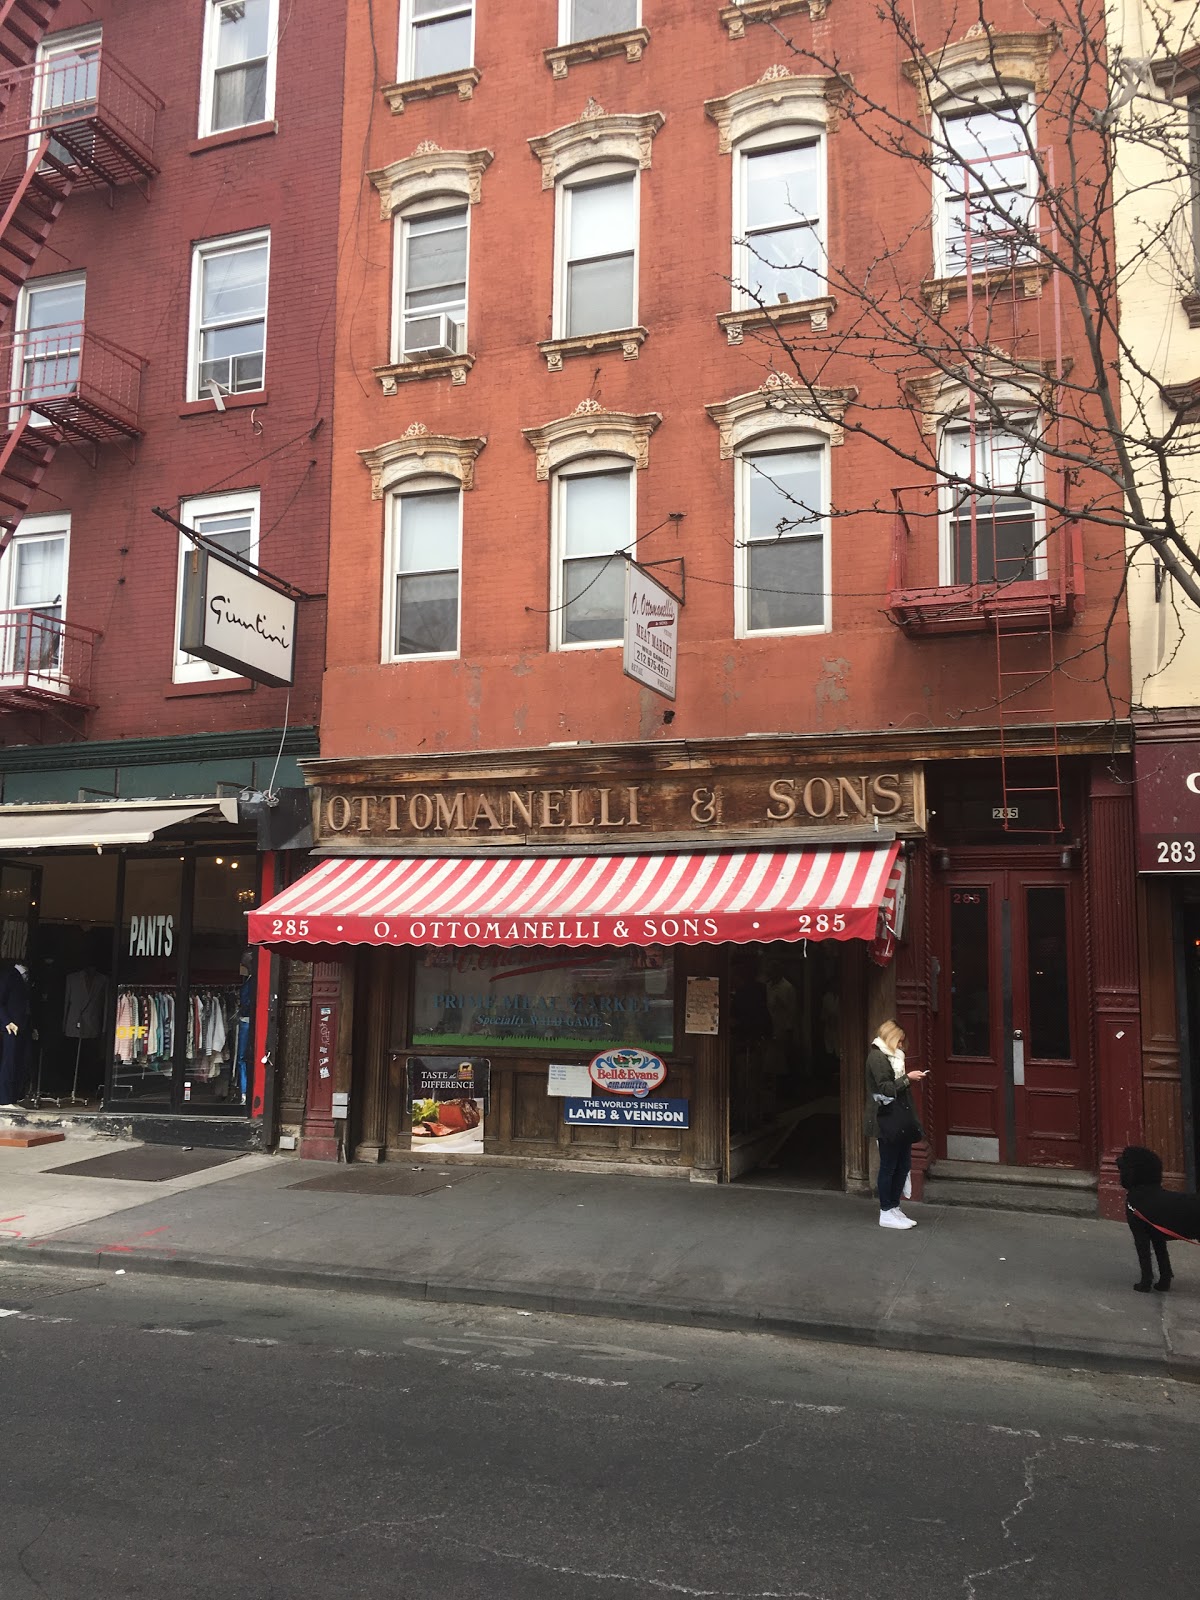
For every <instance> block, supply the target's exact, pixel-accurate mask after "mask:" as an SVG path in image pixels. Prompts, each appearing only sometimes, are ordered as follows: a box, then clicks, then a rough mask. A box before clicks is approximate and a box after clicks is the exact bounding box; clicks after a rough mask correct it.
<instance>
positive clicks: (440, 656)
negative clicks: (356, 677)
mask: <svg viewBox="0 0 1200 1600" xmlns="http://www.w3.org/2000/svg"><path fill="white" fill-rule="evenodd" d="M461 660H462V653H461V651H458V650H430V651H429V652H428V653H418V652H417V651H413V652H412V653H411V654H410V655H406V656H384V658H383V665H384V666H385V667H406V666H408V664H409V662H410V661H461Z"/></svg>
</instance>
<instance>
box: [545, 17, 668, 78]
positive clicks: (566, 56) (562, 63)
mask: <svg viewBox="0 0 1200 1600" xmlns="http://www.w3.org/2000/svg"><path fill="white" fill-rule="evenodd" d="M649 43H650V30H649V28H627V29H626V30H625V32H624V33H604V34H601V35H600V37H599V38H598V39H579V40H577V41H576V42H575V43H574V44H552V45H551V46H550V47H549V49H547V50H543V51H542V60H543V61H544V62H545V63H546V65H547V66H548V67H549V68H550V75H551V77H554V78H565V77H566V75H567V69H568V68H569V67H580V66H584V65H585V64H586V63H587V62H589V61H599V60H601V59H602V58H603V57H604V56H622V55H623V56H624V57H625V59H626V61H640V60H641V59H642V51H643V50H644V49H645V48H646V46H647V45H648V44H649Z"/></svg>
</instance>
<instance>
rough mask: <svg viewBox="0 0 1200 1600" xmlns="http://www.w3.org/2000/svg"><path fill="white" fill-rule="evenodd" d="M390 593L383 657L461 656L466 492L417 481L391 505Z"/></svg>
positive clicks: (438, 481)
mask: <svg viewBox="0 0 1200 1600" xmlns="http://www.w3.org/2000/svg"><path fill="white" fill-rule="evenodd" d="M388 513H389V514H388V521H389V531H388V542H389V546H390V558H389V562H388V594H387V597H386V600H385V604H384V640H383V658H384V660H385V661H407V660H409V659H410V658H412V657H413V656H454V655H457V654H458V635H459V596H460V589H461V582H460V576H461V567H462V490H461V488H460V487H459V485H458V484H457V483H452V482H450V481H448V480H446V479H443V478H428V479H422V478H412V479H409V480H407V481H406V482H405V484H404V487H403V489H402V490H397V491H396V492H395V493H393V494H392V495H391V496H390V497H389V502H388Z"/></svg>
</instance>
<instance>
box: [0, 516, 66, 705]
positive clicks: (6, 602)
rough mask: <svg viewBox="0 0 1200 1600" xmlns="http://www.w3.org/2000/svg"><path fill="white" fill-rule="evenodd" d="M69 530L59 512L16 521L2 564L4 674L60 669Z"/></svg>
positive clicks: (0, 666)
mask: <svg viewBox="0 0 1200 1600" xmlns="http://www.w3.org/2000/svg"><path fill="white" fill-rule="evenodd" d="M70 533H71V519H70V517H64V516H63V515H61V514H58V515H55V516H49V517H26V518H24V520H23V521H22V522H21V523H19V524H18V526H17V531H16V533H15V534H14V535H13V538H12V543H11V544H10V546H9V549H8V553H7V557H6V559H5V561H4V562H3V565H2V566H0V577H2V583H0V599H2V602H3V609H4V611H5V613H6V615H5V617H4V630H3V649H2V651H0V674H2V675H3V676H4V677H10V676H18V677H24V676H25V674H26V673H30V674H37V673H45V674H47V675H54V674H56V673H58V672H59V670H60V669H61V665H62V627H61V622H62V618H63V616H64V614H65V610H66V600H67V546H68V542H69V539H70Z"/></svg>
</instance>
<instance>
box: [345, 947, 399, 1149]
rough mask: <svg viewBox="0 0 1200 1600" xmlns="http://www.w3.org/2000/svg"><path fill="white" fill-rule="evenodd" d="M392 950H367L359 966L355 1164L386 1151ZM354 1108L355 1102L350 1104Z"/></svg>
mask: <svg viewBox="0 0 1200 1600" xmlns="http://www.w3.org/2000/svg"><path fill="white" fill-rule="evenodd" d="M391 966H392V952H391V951H390V950H374V949H372V950H367V951H364V952H363V955H362V957H361V958H360V964H359V973H360V977H359V993H358V999H359V1007H360V1018H361V1027H359V1028H356V1029H355V1035H354V1043H355V1062H356V1066H357V1069H358V1070H357V1072H356V1073H355V1077H356V1079H357V1082H356V1084H355V1090H354V1094H355V1097H356V1098H357V1114H356V1115H355V1118H354V1125H355V1127H356V1129H357V1130H358V1137H357V1139H356V1141H355V1145H354V1159H355V1161H382V1160H383V1153H384V1151H385V1150H386V1149H387V1116H388V1032H389V1028H390V1025H391V1001H392V986H391V981H390V979H391ZM351 1105H352V1109H353V1105H354V1101H353V1099H352V1101H351Z"/></svg>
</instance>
